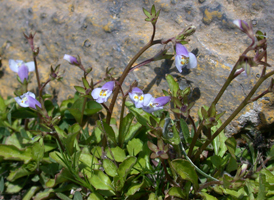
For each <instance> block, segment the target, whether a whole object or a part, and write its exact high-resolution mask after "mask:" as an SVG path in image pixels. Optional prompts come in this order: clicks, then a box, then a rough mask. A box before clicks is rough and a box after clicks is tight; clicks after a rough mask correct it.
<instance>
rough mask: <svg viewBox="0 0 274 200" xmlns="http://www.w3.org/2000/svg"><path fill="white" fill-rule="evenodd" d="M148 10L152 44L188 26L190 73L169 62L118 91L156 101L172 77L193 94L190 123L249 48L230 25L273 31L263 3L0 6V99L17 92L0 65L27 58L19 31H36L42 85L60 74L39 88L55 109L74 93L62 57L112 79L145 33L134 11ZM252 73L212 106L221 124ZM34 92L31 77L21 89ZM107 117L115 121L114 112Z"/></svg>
mask: <svg viewBox="0 0 274 200" xmlns="http://www.w3.org/2000/svg"><path fill="white" fill-rule="evenodd" d="M153 3H154V4H155V6H156V9H161V10H162V12H161V14H160V18H159V20H158V23H157V32H156V39H161V38H171V37H174V36H176V34H178V33H179V32H181V31H182V30H183V28H185V27H186V26H187V25H189V24H193V25H195V26H196V27H197V31H196V33H195V34H194V36H192V37H191V42H190V43H189V44H188V45H187V48H188V49H189V50H190V51H193V52H194V53H195V54H196V55H197V58H198V67H197V68H196V69H191V70H184V71H183V73H182V74H179V73H178V72H177V69H176V68H175V66H174V63H173V62H172V61H157V62H154V63H152V64H150V65H148V66H145V67H143V68H141V69H140V70H136V71H133V72H132V73H130V74H129V76H128V78H127V79H126V82H125V83H124V87H125V88H128V86H129V85H130V83H131V82H133V81H134V80H137V81H138V82H139V85H140V86H143V87H144V88H145V91H146V92H150V93H153V94H154V95H155V96H160V95H162V89H165V90H167V89H168V86H167V83H166V81H165V80H164V79H165V78H164V77H165V76H164V75H165V74H166V73H171V74H173V75H175V76H176V77H177V79H178V81H180V80H182V78H184V79H186V80H187V81H188V83H189V84H190V86H191V87H192V88H193V89H195V91H196V92H197V91H198V93H199V95H197V98H195V101H196V104H195V106H194V108H193V113H191V114H192V115H194V116H196V113H197V111H198V108H199V107H200V106H201V105H203V104H205V105H209V104H210V102H211V101H212V100H213V99H214V97H215V95H216V94H217V92H218V91H219V89H220V87H221V86H222V84H223V83H224V82H225V79H226V77H227V76H228V74H229V72H230V70H231V68H232V67H233V65H234V63H235V62H236V61H237V59H238V56H239V55H240V54H241V52H243V51H244V49H245V48H246V47H247V46H248V45H249V44H250V42H251V41H250V39H248V37H247V36H245V35H244V34H243V33H242V32H241V31H239V30H238V29H237V28H235V26H234V25H233V23H232V21H233V20H234V19H243V20H246V21H248V20H252V23H253V25H254V30H255V31H256V30H257V29H260V30H263V31H265V32H266V33H268V34H272V33H273V32H274V27H273V26H271V24H272V23H273V18H274V17H273V16H274V15H273V10H274V5H273V4H272V3H271V1H267V0H264V1H255V0H253V1H249V0H242V1H238V0H233V1H232V0H220V1H214V0H212V1H199V3H198V2H196V1H192V0H184V1H182V0H176V1H175V0H172V1H170V0H160V1H152V0H144V1H130V0H118V1H106V0H103V1H96V0H90V1H85V0H78V1H70V0H62V1H52V0H48V1H46V3H45V2H44V1H33V0H25V1H17V0H9V1H0V12H1V15H0V34H1V37H0V47H1V48H0V54H1V62H2V67H1V68H0V71H1V74H0V84H1V88H0V94H1V95H2V96H3V97H7V96H11V97H14V95H13V92H12V91H13V90H14V89H15V88H17V87H18V83H17V82H16V74H14V73H13V72H12V71H11V70H10V69H9V66H8V60H9V59H18V60H19V59H20V60H24V61H30V60H31V59H32V56H31V51H30V48H29V46H28V44H27V41H26V39H24V37H23V34H22V33H23V32H30V31H36V32H37V33H36V36H35V46H36V47H37V46H39V48H40V54H39V57H38V64H39V70H40V75H41V78H42V80H43V81H45V80H46V79H47V77H48V75H49V71H50V65H57V64H61V69H65V70H66V73H65V74H64V80H63V82H62V83H54V82H52V83H50V85H49V86H48V87H47V92H48V93H52V92H53V90H55V92H56V94H57V97H58V102H61V101H62V100H64V99H66V98H68V97H71V96H72V95H73V94H74V92H75V90H74V88H73V86H74V85H81V82H80V80H81V77H82V72H81V71H80V70H79V69H78V68H76V67H74V66H71V65H69V64H68V63H67V62H66V61H65V60H63V59H62V58H63V55H64V54H71V55H79V56H81V59H82V61H83V63H84V65H85V67H89V66H92V67H93V71H92V73H91V76H90V78H91V77H92V78H93V79H94V81H97V80H99V79H100V77H101V76H103V74H104V71H105V69H106V68H107V67H114V68H115V70H114V72H115V73H116V74H117V75H120V74H121V73H122V71H123V69H124V68H125V66H126V65H127V63H128V62H129V61H130V59H131V58H132V57H133V56H134V54H136V53H137V51H138V50H139V49H140V48H141V47H142V46H144V44H145V43H146V42H147V41H148V40H149V39H150V36H151V32H152V28H151V25H150V24H149V23H147V22H145V21H144V19H145V15H144V14H143V11H142V7H144V8H145V9H150V8H151V6H152V4H153ZM273 44H274V41H273V37H272V36H271V35H269V37H268V49H269V50H268V55H269V62H270V63H272V62H273V60H272V57H271V55H273V50H274V48H273V46H274V45H273ZM160 48H161V47H160V46H155V47H153V48H152V49H151V50H149V51H147V53H146V54H143V55H142V56H141V57H140V58H139V59H138V61H137V62H136V64H138V63H139V62H141V61H143V60H145V59H148V58H150V57H152V56H153V55H155V53H156V52H157V51H159V50H160ZM260 70H261V69H260V68H252V73H251V75H250V76H249V77H248V78H246V79H237V80H235V81H233V82H232V84H231V85H230V86H229V88H228V91H226V92H225V94H224V97H223V98H222V99H221V100H220V102H219V104H218V106H217V109H218V110H219V111H220V112H221V111H224V110H225V111H226V112H227V114H226V115H225V116H224V119H225V118H226V117H227V116H228V115H229V114H230V113H231V112H232V111H233V110H234V109H235V108H236V105H238V104H239V103H240V101H241V100H243V98H244V96H245V95H246V94H247V93H248V91H249V90H250V89H251V86H252V85H253V84H254V82H255V80H256V75H257V74H260ZM267 85H268V83H267V84H265V85H264V86H263V87H261V88H260V89H259V91H263V90H264V88H266V87H267ZM35 88H36V84H35V76H34V77H33V79H32V83H31V84H30V86H29V89H30V90H33V91H34V90H35ZM115 112H116V114H118V113H119V109H118V108H117V110H116V111H115ZM244 112H245V111H244Z"/></svg>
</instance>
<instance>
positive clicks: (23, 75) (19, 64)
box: [9, 59, 35, 82]
mask: <svg viewBox="0 0 274 200" xmlns="http://www.w3.org/2000/svg"><path fill="white" fill-rule="evenodd" d="M9 66H10V69H11V70H12V71H14V72H16V73H17V74H18V76H19V78H20V80H21V82H24V79H26V80H28V76H29V72H31V71H34V70H35V65H34V62H33V61H31V62H27V63H24V62H23V61H22V60H12V59H10V60H9Z"/></svg>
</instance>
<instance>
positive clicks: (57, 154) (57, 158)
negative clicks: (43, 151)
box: [49, 151, 67, 168]
mask: <svg viewBox="0 0 274 200" xmlns="http://www.w3.org/2000/svg"><path fill="white" fill-rule="evenodd" d="M49 157H50V158H52V159H53V160H54V161H56V162H57V163H59V164H60V165H61V166H62V167H65V168H66V167H67V166H66V164H65V163H64V162H63V161H62V160H61V159H60V157H61V158H62V155H61V153H60V152H58V151H53V152H50V153H49Z"/></svg>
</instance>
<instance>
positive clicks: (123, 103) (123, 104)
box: [118, 96, 127, 147]
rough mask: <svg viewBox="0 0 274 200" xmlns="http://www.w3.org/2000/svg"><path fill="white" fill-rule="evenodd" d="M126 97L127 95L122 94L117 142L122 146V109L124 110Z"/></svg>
mask: <svg viewBox="0 0 274 200" xmlns="http://www.w3.org/2000/svg"><path fill="white" fill-rule="evenodd" d="M126 99H127V96H123V101H122V107H121V113H120V126H119V136H118V144H119V146H120V147H123V143H124V138H123V137H124V136H123V135H122V126H123V119H124V110H125V102H126Z"/></svg>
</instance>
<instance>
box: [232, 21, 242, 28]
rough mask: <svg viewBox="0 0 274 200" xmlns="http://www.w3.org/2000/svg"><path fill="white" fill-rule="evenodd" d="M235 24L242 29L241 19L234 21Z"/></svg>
mask: <svg viewBox="0 0 274 200" xmlns="http://www.w3.org/2000/svg"><path fill="white" fill-rule="evenodd" d="M233 24H235V25H236V26H237V27H238V28H240V29H242V28H241V27H242V25H241V20H240V19H236V20H233Z"/></svg>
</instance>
